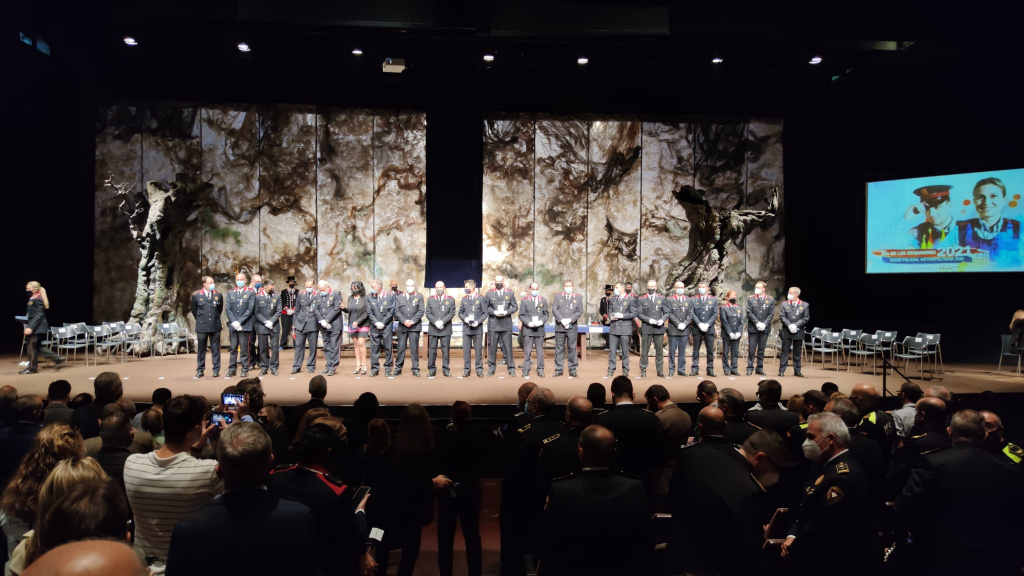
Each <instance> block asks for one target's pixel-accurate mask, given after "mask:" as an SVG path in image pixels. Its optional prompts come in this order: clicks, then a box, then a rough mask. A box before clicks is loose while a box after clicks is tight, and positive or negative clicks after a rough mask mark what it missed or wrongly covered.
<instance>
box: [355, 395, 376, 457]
mask: <svg viewBox="0 0 1024 576" xmlns="http://www.w3.org/2000/svg"><path fill="white" fill-rule="evenodd" d="M352 409H353V412H354V414H353V415H352V418H350V419H349V422H350V424H349V426H348V429H349V430H348V437H349V442H351V443H352V445H353V446H362V445H363V444H366V434H367V431H366V426H367V425H368V424H369V423H370V421H371V420H373V419H375V418H378V417H379V416H380V402H379V401H378V400H377V395H376V394H374V393H373V392H363V393H362V394H360V395H359V398H356V401H355V403H354V404H352Z"/></svg>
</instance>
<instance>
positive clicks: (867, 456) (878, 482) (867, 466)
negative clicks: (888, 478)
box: [825, 398, 888, 507]
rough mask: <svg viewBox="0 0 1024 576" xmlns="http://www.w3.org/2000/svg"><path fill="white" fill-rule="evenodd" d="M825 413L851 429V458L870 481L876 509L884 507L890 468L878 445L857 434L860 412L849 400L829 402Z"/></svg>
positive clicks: (849, 446) (848, 441)
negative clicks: (887, 474)
mask: <svg viewBox="0 0 1024 576" xmlns="http://www.w3.org/2000/svg"><path fill="white" fill-rule="evenodd" d="M825 411H826V412H830V413H832V414H835V415H837V416H839V418H840V419H841V420H842V421H843V422H844V423H845V424H846V426H847V428H849V429H850V430H849V431H850V439H849V440H847V442H846V448H847V449H848V450H849V451H850V457H851V458H853V459H854V460H856V461H857V463H858V464H860V468H861V470H863V471H864V475H865V476H866V477H867V479H868V486H869V487H870V488H871V500H870V501H871V504H872V505H873V506H876V507H877V506H880V505H882V503H883V501H884V499H885V475H886V472H887V471H888V468H886V463H885V459H884V458H882V449H881V448H879V446H878V443H877V442H875V441H874V440H872V439H871V438H868V437H867V436H864V435H862V434H858V433H857V424H858V423H859V422H860V421H861V414H860V411H859V410H858V409H857V407H856V406H854V405H853V401H851V400H850V399H849V398H838V399H836V400H829V402H828V404H826V405H825Z"/></svg>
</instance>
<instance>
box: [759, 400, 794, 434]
mask: <svg viewBox="0 0 1024 576" xmlns="http://www.w3.org/2000/svg"><path fill="white" fill-rule="evenodd" d="M747 422H750V423H751V424H753V425H754V426H757V427H758V428H761V429H762V430H774V431H775V432H777V433H778V434H779V436H782V437H783V438H785V437H786V433H788V432H789V429H790V428H792V427H793V426H796V425H797V424H799V423H800V417H799V416H797V415H796V412H790V411H789V410H786V409H785V408H780V407H779V404H778V402H776V403H774V404H769V405H767V406H765V407H764V408H763V409H761V410H751V411H749V412H747Z"/></svg>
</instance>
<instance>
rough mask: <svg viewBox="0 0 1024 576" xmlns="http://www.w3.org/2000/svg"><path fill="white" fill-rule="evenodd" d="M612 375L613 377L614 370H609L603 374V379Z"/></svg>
mask: <svg viewBox="0 0 1024 576" xmlns="http://www.w3.org/2000/svg"><path fill="white" fill-rule="evenodd" d="M614 375H615V370H609V371H608V373H607V374H605V377H606V378H611V377H612V376H614Z"/></svg>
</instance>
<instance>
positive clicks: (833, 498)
mask: <svg viewBox="0 0 1024 576" xmlns="http://www.w3.org/2000/svg"><path fill="white" fill-rule="evenodd" d="M843 496H845V494H843V490H842V488H840V487H839V486H832V487H831V488H829V489H828V492H826V493H825V500H826V501H827V502H828V503H829V504H835V503H836V502H839V501H840V500H842V499H843Z"/></svg>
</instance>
